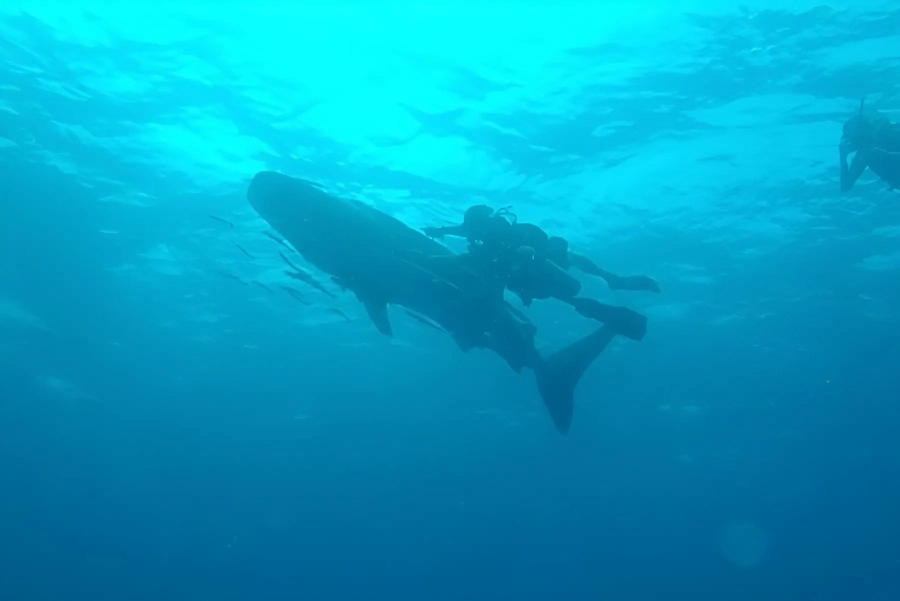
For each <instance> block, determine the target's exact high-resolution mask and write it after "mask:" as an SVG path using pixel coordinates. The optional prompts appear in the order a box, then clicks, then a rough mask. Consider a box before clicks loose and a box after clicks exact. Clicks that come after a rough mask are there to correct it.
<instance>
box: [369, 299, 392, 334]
mask: <svg viewBox="0 0 900 601" xmlns="http://www.w3.org/2000/svg"><path fill="white" fill-rule="evenodd" d="M363 306H364V307H365V308H366V313H368V314H369V319H371V320H372V323H374V324H375V327H376V328H378V331H379V332H381V333H382V334H384V335H385V336H393V335H394V331H393V330H392V329H391V320H389V319H388V314H387V303H381V302H375V301H364V302H363Z"/></svg>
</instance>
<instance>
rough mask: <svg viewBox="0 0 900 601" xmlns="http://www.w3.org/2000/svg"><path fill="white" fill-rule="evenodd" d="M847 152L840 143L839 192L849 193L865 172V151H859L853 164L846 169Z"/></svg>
mask: <svg viewBox="0 0 900 601" xmlns="http://www.w3.org/2000/svg"><path fill="white" fill-rule="evenodd" d="M847 154H848V151H847V149H846V147H845V146H844V144H843V142H842V143H841V192H849V191H850V188H852V187H853V184H855V183H856V180H857V179H859V176H860V175H862V172H863V171H865V170H866V159H865V157H864V156H863V155H864V154H865V151H863V150H859V151H857V153H856V156H854V157H853V162H852V163H850V166H849V167H847Z"/></svg>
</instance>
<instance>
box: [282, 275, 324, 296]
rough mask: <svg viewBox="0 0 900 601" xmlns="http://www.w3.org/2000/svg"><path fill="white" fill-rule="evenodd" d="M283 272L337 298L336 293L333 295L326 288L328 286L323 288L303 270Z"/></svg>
mask: <svg viewBox="0 0 900 601" xmlns="http://www.w3.org/2000/svg"><path fill="white" fill-rule="evenodd" d="M284 273H285V275H288V276H290V277H292V278H294V279H295V280H300V281H301V282H303V283H304V284H307V285H309V286H312V287H313V288H315V289H316V290H318V291H319V292H321V293H322V294H325V295H327V296H330V297H331V298H337V295H335V293H334V292H332V291H330V290H328V288H325V287H324V286H323V285H322V284H320V283H319V282H317V281H316V280H314V279H313V277H312V276H311V275H309V274H308V273H306V272H304V271H301V272H299V273H295V272H293V271H285V272H284Z"/></svg>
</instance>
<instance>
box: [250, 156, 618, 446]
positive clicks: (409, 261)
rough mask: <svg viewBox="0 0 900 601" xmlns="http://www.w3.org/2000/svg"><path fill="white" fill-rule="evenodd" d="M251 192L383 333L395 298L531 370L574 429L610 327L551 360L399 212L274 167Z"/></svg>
mask: <svg viewBox="0 0 900 601" xmlns="http://www.w3.org/2000/svg"><path fill="white" fill-rule="evenodd" d="M247 199H248V201H249V203H250V205H251V207H252V208H253V209H254V211H255V212H256V213H257V214H258V215H259V216H260V217H261V218H262V219H263V220H265V221H266V222H267V223H268V225H269V226H270V227H271V228H272V229H273V230H275V231H276V232H277V233H278V234H279V235H280V236H281V237H282V238H284V239H285V240H286V241H287V242H289V243H290V244H291V246H293V247H294V249H296V251H297V253H298V254H299V255H300V256H302V257H303V258H304V259H305V260H306V261H307V262H308V263H309V264H311V265H312V266H314V267H315V268H316V269H318V270H319V271H321V272H324V273H325V274H327V275H328V276H330V277H331V279H332V281H334V282H335V283H336V284H337V285H338V286H340V288H341V289H342V290H344V291H349V292H352V293H353V294H354V295H355V296H356V298H357V300H358V301H359V302H360V303H362V305H363V307H364V308H365V310H366V312H367V314H368V316H369V318H370V319H371V321H372V322H373V324H374V325H375V327H376V328H377V330H378V331H379V332H381V333H382V334H384V335H386V336H392V335H393V328H392V326H391V322H390V317H389V315H388V305H397V306H400V307H402V308H403V309H405V310H407V311H412V312H414V313H416V314H418V315H421V316H423V317H425V318H427V319H428V320H429V321H431V322H433V323H434V324H436V325H437V326H439V327H440V329H441V330H443V331H445V332H447V333H448V334H449V335H450V336H451V337H452V338H453V340H454V341H455V342H456V344H457V345H458V346H459V348H460V349H461V350H463V351H466V352H468V351H469V350H471V349H473V348H481V349H486V350H489V351H492V352H494V353H496V354H497V355H499V356H500V357H502V358H503V359H504V360H505V361H506V363H507V364H508V365H509V366H510V367H511V368H512V369H513V370H514V371H515V372H516V373H521V372H522V371H523V369H528V370H530V371H532V372H533V373H534V375H535V380H536V382H537V388H538V392H539V394H540V397H541V399H542V401H543V403H544V406H545V407H546V408H547V411H548V413H549V414H550V417H551V419H552V420H553V423H554V425H555V426H556V429H557V430H558V431H559V432H560V433H561V434H567V433H568V431H569V428H570V426H571V423H572V417H573V413H574V394H575V388H576V387H577V385H578V382H579V381H580V380H581V378H582V376H583V375H584V373H585V372H586V370H587V369H588V367H590V365H591V364H592V363H593V362H594V361H595V360H596V359H597V358H598V357H599V356H600V355H601V353H603V351H604V350H605V349H606V348H607V346H608V345H609V343H610V342H611V341H612V340H613V338H614V337H615V336H616V331H615V330H614V329H613V328H611V327H610V326H607V325H604V326H602V327H600V328H599V329H597V330H595V331H594V332H592V333H591V334H588V335H587V336H585V337H583V338H581V339H579V340H577V341H576V342H574V343H572V344H570V345H568V346H566V347H564V348H562V349H561V350H559V351H557V352H555V353H553V354H551V355H549V356H547V357H545V356H543V355H542V354H541V353H540V352H539V351H538V350H537V347H536V346H535V334H536V333H537V328H536V327H535V326H534V324H532V323H531V322H530V321H529V320H528V318H527V317H526V316H525V315H523V314H522V313H521V312H520V311H518V310H517V309H516V308H515V307H513V306H512V305H511V304H509V303H508V302H507V301H506V300H504V299H503V295H502V291H501V293H500V294H497V292H496V290H495V289H494V288H493V287H492V286H491V285H490V283H489V281H488V280H487V278H485V277H484V276H483V275H482V274H480V273H478V271H477V270H475V269H473V268H472V267H471V265H470V263H469V262H468V261H466V259H465V255H460V254H457V253H454V252H453V251H452V250H450V249H449V248H447V247H446V246H444V245H443V244H441V243H440V242H437V241H436V240H433V239H431V238H429V237H428V236H426V235H425V234H423V233H422V232H420V231H419V230H416V229H413V228H411V227H409V226H407V225H406V224H405V223H403V222H402V221H400V220H399V219H396V218H395V217H393V216H391V215H388V214H387V213H384V212H382V211H379V210H377V209H375V208H374V207H372V206H370V205H368V204H366V203H364V202H361V201H359V200H356V199H350V198H340V197H338V196H335V195H333V194H331V193H329V192H328V191H327V190H326V189H325V188H324V187H322V186H321V185H319V184H317V183H314V182H311V181H307V180H304V179H300V178H297V177H292V176H289V175H285V174H282V173H278V172H275V171H261V172H259V173H257V174H256V175H255V176H254V177H253V179H252V180H251V182H250V185H249V187H248V188H247Z"/></svg>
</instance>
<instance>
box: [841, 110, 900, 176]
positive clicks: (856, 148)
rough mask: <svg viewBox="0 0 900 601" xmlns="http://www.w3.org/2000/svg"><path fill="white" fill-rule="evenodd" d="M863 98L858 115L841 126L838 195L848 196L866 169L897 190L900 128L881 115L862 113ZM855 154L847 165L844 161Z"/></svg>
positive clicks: (867, 111)
mask: <svg viewBox="0 0 900 601" xmlns="http://www.w3.org/2000/svg"><path fill="white" fill-rule="evenodd" d="M865 100H866V99H865V98H863V99H862V100H861V101H860V103H859V113H858V114H856V115H854V116H853V117H851V118H850V119H848V120H847V122H846V123H844V132H843V135H842V136H841V143H840V145H839V151H840V162H841V192H849V191H850V189H851V188H853V184H855V183H856V180H857V179H859V176H860V175H862V173H863V171H865V170H866V168H867V167H868V168H869V169H871V170H872V172H873V173H874V174H875V175H877V176H878V177H879V178H881V179H882V180H883V181H884V182H885V183H887V185H888V187H889V188H890V189H891V190H896V189H898V188H900V124H898V123H891V122H890V120H888V119H887V117H885V116H884V115H882V114H881V113H879V112H878V111H874V110H866V109H865ZM854 152H855V153H856V154H855V155H854V157H853V161H852V162H851V163H850V165H849V166H848V165H847V158H848V157H849V156H850V154H852V153H854Z"/></svg>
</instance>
